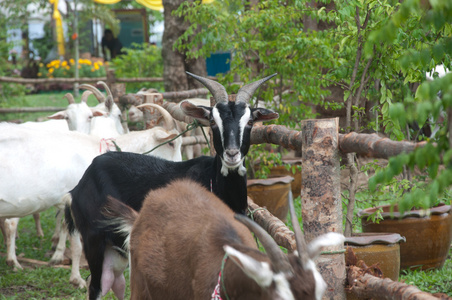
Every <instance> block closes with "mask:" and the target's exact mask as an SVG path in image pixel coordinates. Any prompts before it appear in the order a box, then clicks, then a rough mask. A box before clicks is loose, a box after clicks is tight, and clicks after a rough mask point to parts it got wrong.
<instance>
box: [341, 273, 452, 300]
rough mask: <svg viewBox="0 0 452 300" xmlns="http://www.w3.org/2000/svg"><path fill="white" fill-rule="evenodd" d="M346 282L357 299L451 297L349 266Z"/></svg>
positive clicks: (428, 298) (402, 299)
mask: <svg viewBox="0 0 452 300" xmlns="http://www.w3.org/2000/svg"><path fill="white" fill-rule="evenodd" d="M347 277H348V282H349V283H352V287H351V291H352V292H353V293H354V294H355V295H356V296H358V298H359V299H388V300H405V299H409V300H438V299H452V298H450V297H447V296H445V295H441V296H440V297H435V296H434V295H432V294H429V293H426V292H422V291H421V290H419V289H418V288H417V287H415V286H412V285H408V284H405V283H403V282H399V281H392V280H391V279H389V278H385V279H383V278H379V277H375V276H372V275H370V274H367V273H365V270H363V269H361V268H358V267H356V266H350V267H349V269H348V271H347Z"/></svg>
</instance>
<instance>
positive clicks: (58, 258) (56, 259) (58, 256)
mask: <svg viewBox="0 0 452 300" xmlns="http://www.w3.org/2000/svg"><path fill="white" fill-rule="evenodd" d="M63 260H64V253H61V252H60V253H59V252H54V253H53V255H52V257H51V258H50V261H49V264H50V265H58V264H61V262H62V261H63Z"/></svg>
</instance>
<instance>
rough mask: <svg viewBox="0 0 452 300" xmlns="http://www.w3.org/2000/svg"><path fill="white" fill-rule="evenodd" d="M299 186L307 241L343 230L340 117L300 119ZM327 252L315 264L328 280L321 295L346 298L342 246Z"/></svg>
mask: <svg viewBox="0 0 452 300" xmlns="http://www.w3.org/2000/svg"><path fill="white" fill-rule="evenodd" d="M301 128H302V131H303V135H302V140H303V142H304V143H303V147H302V164H303V172H302V180H301V182H302V184H301V185H302V187H301V207H302V219H303V229H304V235H305V239H306V242H307V243H309V242H311V241H312V240H313V239H314V238H316V237H318V236H320V235H322V234H325V233H328V232H337V233H343V230H342V201H341V191H340V184H339V181H340V173H339V168H340V166H339V149H338V141H339V135H338V129H339V118H335V119H316V120H304V121H302V122H301ZM325 250H326V251H328V252H330V254H329V255H321V256H320V257H319V258H317V259H316V263H317V268H318V270H319V272H320V274H322V277H323V279H324V280H325V282H326V283H327V284H328V288H327V291H326V292H325V295H324V296H323V299H337V300H339V299H341V300H342V299H345V298H346V297H345V291H344V282H345V277H346V276H345V259H344V254H343V253H340V251H341V250H343V246H342V245H340V246H334V247H328V248H327V249H325Z"/></svg>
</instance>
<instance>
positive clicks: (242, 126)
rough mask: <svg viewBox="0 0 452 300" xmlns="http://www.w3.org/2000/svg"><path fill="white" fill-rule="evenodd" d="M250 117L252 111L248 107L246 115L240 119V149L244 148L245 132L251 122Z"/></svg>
mask: <svg viewBox="0 0 452 300" xmlns="http://www.w3.org/2000/svg"><path fill="white" fill-rule="evenodd" d="M250 116H251V109H250V108H249V107H248V106H247V107H246V108H245V113H244V114H243V116H242V117H241V118H240V123H239V124H240V145H239V149H240V148H241V147H242V142H243V132H244V131H245V126H246V124H247V123H248V121H249V120H250Z"/></svg>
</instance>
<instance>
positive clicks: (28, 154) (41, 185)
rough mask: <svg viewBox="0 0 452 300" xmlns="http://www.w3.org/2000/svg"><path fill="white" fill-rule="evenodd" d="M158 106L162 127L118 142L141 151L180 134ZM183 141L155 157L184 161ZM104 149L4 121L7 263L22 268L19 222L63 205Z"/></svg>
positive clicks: (0, 191) (82, 137)
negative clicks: (18, 254) (17, 245)
mask: <svg viewBox="0 0 452 300" xmlns="http://www.w3.org/2000/svg"><path fill="white" fill-rule="evenodd" d="M156 108H157V109H160V110H161V112H162V114H163V115H164V118H165V123H164V127H155V128H153V129H149V130H145V131H140V132H133V133H129V134H125V135H121V136H119V137H118V138H117V139H116V140H115V143H116V144H117V145H118V147H120V148H121V150H122V151H128V152H136V153H142V152H144V151H145V150H150V149H152V148H153V147H155V146H157V145H159V144H160V143H162V142H164V141H167V140H169V139H172V138H173V137H175V136H176V135H177V134H178V132H177V130H175V129H174V128H175V125H174V121H173V119H172V117H171V116H170V115H169V113H168V112H166V111H165V110H164V109H163V108H161V107H160V106H156ZM181 143H182V141H181V139H176V140H174V141H173V142H172V143H168V144H166V145H163V146H161V147H159V148H157V149H156V150H155V151H154V152H152V155H155V156H159V157H162V158H166V159H168V160H174V161H180V160H182V157H181V153H180V147H181ZM105 146H106V148H107V149H105V150H115V147H114V145H113V144H106V145H105ZM102 150H103V149H102V139H100V138H98V137H95V136H89V135H86V134H82V133H78V132H72V131H68V132H57V131H54V132H52V133H51V134H49V132H48V131H42V130H36V129H31V128H25V127H22V126H19V125H17V124H9V123H0V162H1V163H0V218H8V219H6V220H5V225H6V226H5V229H6V241H7V259H6V262H7V264H8V265H12V266H14V268H15V269H17V268H19V269H20V268H21V266H20V264H19V262H18V261H17V257H16V255H15V235H16V230H17V224H18V221H19V219H18V218H19V217H23V216H26V215H30V214H34V213H38V212H40V211H43V210H45V209H48V208H49V207H51V206H59V205H60V204H61V201H62V197H63V195H64V194H65V193H67V192H68V191H69V190H71V189H72V188H73V187H75V185H76V184H77V183H78V181H79V179H80V178H81V177H82V175H83V172H84V171H85V170H86V168H87V167H88V166H89V164H90V163H91V161H92V160H93V158H94V157H96V156H97V155H99V154H100V153H101V151H102ZM77 272H78V270H77ZM78 276H79V277H80V274H78Z"/></svg>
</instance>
